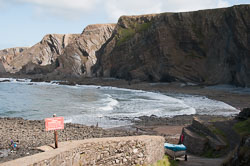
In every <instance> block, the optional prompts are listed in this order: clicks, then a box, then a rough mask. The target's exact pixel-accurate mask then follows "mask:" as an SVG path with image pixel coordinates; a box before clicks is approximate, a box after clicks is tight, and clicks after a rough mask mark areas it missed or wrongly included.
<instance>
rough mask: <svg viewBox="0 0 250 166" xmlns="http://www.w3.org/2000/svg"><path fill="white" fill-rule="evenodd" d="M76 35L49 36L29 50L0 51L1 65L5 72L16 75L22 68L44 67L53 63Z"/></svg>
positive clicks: (12, 49)
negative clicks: (30, 66) (33, 65)
mask: <svg viewBox="0 0 250 166" xmlns="http://www.w3.org/2000/svg"><path fill="white" fill-rule="evenodd" d="M78 36H79V35H77V34H66V35H65V34H49V35H46V36H45V37H44V38H43V39H42V40H41V41H40V42H39V43H37V44H36V45H34V46H32V47H30V48H11V49H5V50H2V51H0V54H1V52H3V53H4V56H2V57H3V58H2V59H3V63H4V67H5V70H6V72H9V73H16V72H18V71H20V70H21V69H22V68H23V67H24V66H26V65H28V66H29V65H30V64H36V65H38V66H46V65H50V64H52V63H54V62H55V61H56V59H57V57H58V56H59V55H61V54H62V53H63V50H64V48H65V47H67V45H68V44H69V43H71V42H72V40H74V39H75V38H76V37H78Z"/></svg>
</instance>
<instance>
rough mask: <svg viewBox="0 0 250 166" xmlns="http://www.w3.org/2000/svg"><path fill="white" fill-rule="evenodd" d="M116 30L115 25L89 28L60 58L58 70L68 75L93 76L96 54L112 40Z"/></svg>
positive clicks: (98, 25)
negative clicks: (92, 70)
mask: <svg viewBox="0 0 250 166" xmlns="http://www.w3.org/2000/svg"><path fill="white" fill-rule="evenodd" d="M114 28H115V24H97V25H89V26H87V27H86V28H85V29H84V31H83V32H82V34H81V35H80V36H79V37H78V38H76V39H75V40H74V42H72V43H71V44H69V45H68V46H67V47H66V48H65V51H64V53H63V54H62V56H60V57H59V63H60V67H59V69H58V70H59V71H60V72H61V73H63V74H66V75H67V74H68V75H71V74H73V75H75V76H80V75H82V76H88V77H89V76H91V75H92V74H91V67H92V66H93V65H94V64H95V63H96V55H95V52H96V51H97V50H99V49H100V48H101V46H102V45H103V44H104V43H105V42H106V41H107V40H108V39H109V38H110V36H111V34H112V32H113V30H114Z"/></svg>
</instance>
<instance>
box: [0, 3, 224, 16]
mask: <svg viewBox="0 0 250 166" xmlns="http://www.w3.org/2000/svg"><path fill="white" fill-rule="evenodd" d="M1 2H4V0H0V5H1ZM5 2H14V3H17V2H18V3H26V4H31V5H33V7H34V9H35V10H34V11H35V13H36V14H39V15H42V14H44V13H45V14H47V13H48V12H49V13H50V14H51V16H53V15H59V16H62V17H65V16H66V17H70V18H72V16H73V17H75V16H82V15H79V13H84V14H89V15H92V14H93V13H95V15H100V16H102V17H103V16H105V17H108V18H109V19H110V20H111V21H117V19H118V18H119V17H120V16H121V15H138V14H150V13H160V12H180V11H193V10H199V9H208V8H216V7H227V6H229V2H228V0H8V1H5ZM5 2H4V3H5Z"/></svg>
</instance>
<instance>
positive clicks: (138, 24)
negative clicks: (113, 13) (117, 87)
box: [93, 5, 250, 86]
mask: <svg viewBox="0 0 250 166" xmlns="http://www.w3.org/2000/svg"><path fill="white" fill-rule="evenodd" d="M249 29H250V5H240V6H233V7H230V8H221V9H212V10H202V11H195V12H184V13H162V14H155V15H142V16H122V17H121V18H120V19H119V21H118V24H117V26H116V27H115V30H114V33H113V34H112V37H111V38H110V39H109V40H108V41H107V42H106V43H105V44H104V45H103V47H102V48H101V49H100V50H99V51H98V53H97V56H98V62H97V64H96V65H95V66H94V68H93V72H95V74H96V76H104V77H116V78H125V79H129V80H130V79H139V80H142V81H176V80H177V81H184V82H195V83H199V84H235V85H240V86H250V73H249V71H250V31H249Z"/></svg>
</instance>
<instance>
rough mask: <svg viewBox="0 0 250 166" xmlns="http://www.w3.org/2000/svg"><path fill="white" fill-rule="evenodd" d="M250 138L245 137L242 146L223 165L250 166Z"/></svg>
mask: <svg viewBox="0 0 250 166" xmlns="http://www.w3.org/2000/svg"><path fill="white" fill-rule="evenodd" d="M249 156H250V136H244V137H243V138H242V140H241V143H240V145H239V146H238V147H237V148H236V149H235V151H234V153H233V154H232V156H230V157H229V158H228V159H227V160H226V161H225V162H224V163H223V164H222V165H223V166H249V165H250V157H249Z"/></svg>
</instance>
